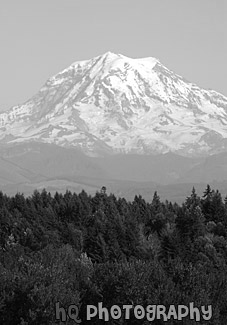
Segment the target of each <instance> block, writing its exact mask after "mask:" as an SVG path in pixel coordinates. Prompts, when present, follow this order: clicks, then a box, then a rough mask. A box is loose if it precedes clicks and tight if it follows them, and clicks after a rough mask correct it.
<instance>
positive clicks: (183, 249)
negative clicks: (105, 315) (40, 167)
mask: <svg viewBox="0 0 227 325" xmlns="http://www.w3.org/2000/svg"><path fill="white" fill-rule="evenodd" d="M101 301H102V302H103V306H105V307H107V308H110V307H111V306H112V305H116V304H117V305H119V306H122V305H125V304H132V305H137V304H139V305H142V306H145V307H146V306H147V305H158V304H161V305H164V306H166V307H168V306H170V305H175V306H176V305H178V304H181V305H189V303H190V302H194V304H195V306H198V307H199V306H204V305H212V319H211V320H210V321H206V322H205V321H204V320H203V319H201V321H200V322H195V321H193V320H189V319H186V318H185V319H184V321H182V322H179V321H178V320H174V319H173V318H171V319H170V320H168V322H167V324H171V325H173V324H179V323H182V324H186V325H188V324H205V323H206V324H215V325H219V324H221V325H222V324H223V325H224V324H225V325H226V322H227V199H224V200H223V198H222V197H221V194H220V193H219V191H218V190H212V189H211V188H210V186H209V185H208V186H207V188H206V189H205V191H204V195H203V197H199V196H198V195H197V194H196V191H195V189H194V188H193V190H192V193H191V195H190V196H189V197H187V198H186V199H185V202H184V203H183V204H182V205H178V204H176V203H174V204H173V203H171V202H168V201H165V202H161V201H160V198H159V196H158V194H157V193H156V192H155V193H154V195H153V199H152V200H151V202H150V203H149V202H146V201H145V200H144V199H143V198H142V197H141V196H135V198H134V200H133V201H132V202H128V201H127V200H126V199H124V198H116V196H114V195H113V194H110V195H107V194H106V193H105V191H104V192H102V191H100V192H97V193H96V194H95V195H94V196H90V195H88V194H87V193H86V192H85V191H82V192H81V193H79V194H76V193H71V192H70V191H67V192H66V193H65V194H61V193H57V192H56V193H55V195H54V196H52V195H51V194H50V193H47V191H46V190H43V191H42V192H38V191H35V192H34V193H33V195H32V196H30V197H24V195H23V194H16V195H15V196H13V197H9V196H7V195H4V194H3V193H2V192H0V323H1V324H4V325H18V324H20V325H25V324H27V325H38V324H43V325H45V324H60V322H59V321H57V320H56V319H55V306H56V302H59V303H60V305H61V306H64V307H65V308H66V309H67V307H68V306H69V305H70V304H75V305H79V304H80V305H81V308H80V318H81V319H82V324H104V323H105V324H106V322H104V321H101V320H99V319H98V318H94V319H93V320H92V321H90V322H89V321H86V317H85V314H86V306H87V305H88V304H92V305H97V304H98V302H101ZM66 323H67V324H75V322H74V321H73V320H70V319H69V320H68V321H67V322H66ZM66 323H65V324H66ZM153 323H154V324H157V325H158V324H166V322H164V321H163V320H155V321H154V322H153ZM108 324H132V325H134V324H148V322H147V321H146V320H145V319H143V320H138V319H136V318H135V317H134V318H133V317H131V318H130V320H125V319H123V317H122V318H121V319H120V320H109V322H108Z"/></svg>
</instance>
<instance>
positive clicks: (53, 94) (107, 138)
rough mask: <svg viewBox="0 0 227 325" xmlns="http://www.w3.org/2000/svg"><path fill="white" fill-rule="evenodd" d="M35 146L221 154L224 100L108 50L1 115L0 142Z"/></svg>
mask: <svg viewBox="0 0 227 325" xmlns="http://www.w3.org/2000/svg"><path fill="white" fill-rule="evenodd" d="M27 141H39V142H45V143H55V144H57V145H60V146H64V147H73V146H74V147H79V148H81V149H82V150H83V151H84V152H85V153H86V154H88V155H95V156H97V155H103V154H104V153H140V154H151V153H166V152H169V151H172V152H175V153H179V154H182V155H189V156H190V155H191V156H193V155H194V156H196V155H206V154H213V153H218V152H224V151H227V98H226V97H225V96H223V95H221V94H220V93H218V92H216V91H214V90H205V89H201V88H199V87H198V86H197V85H195V84H193V83H191V82H188V81H186V80H185V79H184V78H182V77H181V76H179V75H177V74H175V73H174V72H172V71H171V70H169V69H168V68H166V67H165V66H164V65H163V64H162V63H161V62H160V61H159V60H157V59H155V58H143V59H131V58H128V57H126V56H123V55H120V54H114V53H111V52H107V53H105V54H104V55H101V56H98V57H95V58H93V59H91V60H86V61H78V62H75V63H73V64H72V65H70V66H69V67H68V68H67V69H65V70H63V71H62V72H60V73H58V74H56V75H55V76H53V77H51V78H50V79H49V80H48V81H47V82H46V84H45V85H44V86H43V87H42V88H41V89H40V91H39V92H38V93H37V94H36V95H35V96H33V97H32V98H31V99H30V100H28V101H27V102H26V103H24V104H23V105H18V106H15V107H13V108H11V109H9V110H8V111H7V112H4V113H1V114H0V143H4V144H9V143H14V142H27Z"/></svg>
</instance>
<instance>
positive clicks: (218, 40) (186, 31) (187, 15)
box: [0, 0, 227, 110]
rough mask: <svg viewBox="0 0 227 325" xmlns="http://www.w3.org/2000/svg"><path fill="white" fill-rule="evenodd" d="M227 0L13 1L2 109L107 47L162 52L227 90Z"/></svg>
mask: <svg viewBox="0 0 227 325" xmlns="http://www.w3.org/2000/svg"><path fill="white" fill-rule="evenodd" d="M226 14H227V0H138V1H137V0H5V1H1V4H0V47H1V48H0V87H1V88H0V89H1V92H0V110H3V109H7V108H9V107H11V106H13V105H16V104H19V103H23V102H24V101H26V100H27V99H29V98H30V97H31V96H32V95H34V94H35V93H36V92H37V91H38V90H39V88H40V87H41V86H42V85H43V84H44V83H45V82H46V80H47V79H48V78H49V77H50V76H52V75H53V74H56V73H58V72H60V71H61V70H62V69H64V68H65V67H67V66H68V65H70V64H71V63H73V62H74V61H77V60H83V59H89V58H92V57H94V56H97V55H100V54H103V53H105V52H107V51H111V52H114V53H120V54H123V55H126V56H129V57H133V58H137V57H149V56H153V57H156V58H158V59H159V60H160V61H161V62H162V63H163V64H164V65H166V66H167V67H168V68H170V69H171V70H173V71H174V72H176V73H178V74H180V75H183V76H184V77H185V78H186V79H188V80H190V81H192V82H195V83H197V84H198V85H199V86H201V87H204V88H213V89H215V90H217V91H219V92H221V93H223V94H224V95H226V96H227V82H226V80H227V63H226V62H227V18H226Z"/></svg>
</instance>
